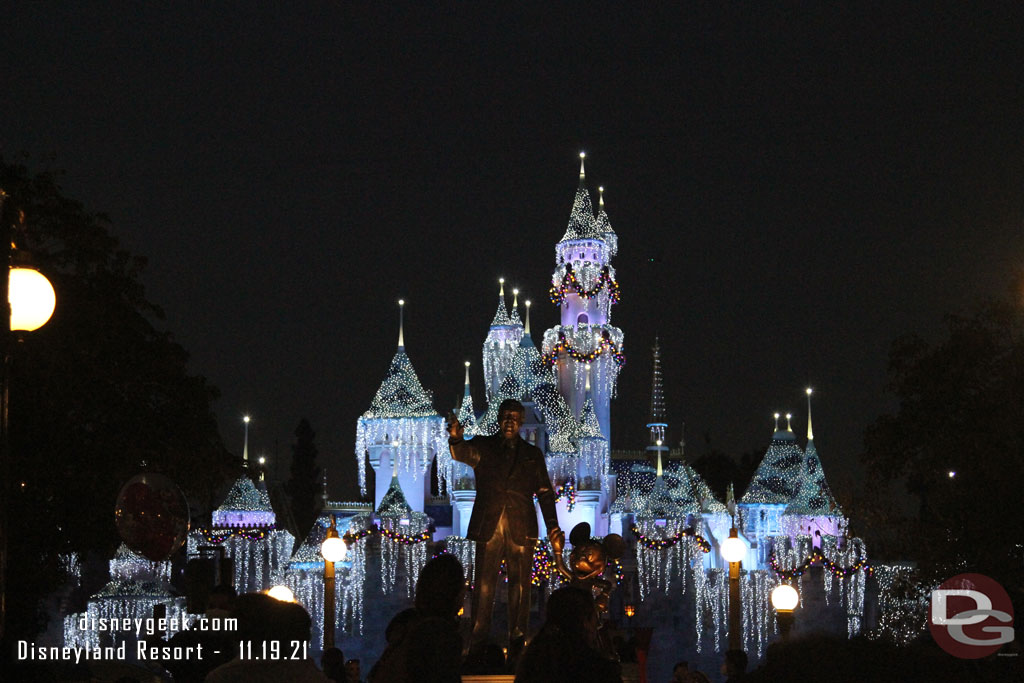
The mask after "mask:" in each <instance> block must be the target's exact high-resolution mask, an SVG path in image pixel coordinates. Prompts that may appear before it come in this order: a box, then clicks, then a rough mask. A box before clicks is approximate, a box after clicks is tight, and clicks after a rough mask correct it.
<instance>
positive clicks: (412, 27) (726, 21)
mask: <svg viewBox="0 0 1024 683" xmlns="http://www.w3.org/2000/svg"><path fill="white" fill-rule="evenodd" d="M209 4H212V5H213V6H212V7H210V6H208V3H110V2H75V3H67V2H55V3H14V4H12V5H11V6H9V7H7V8H6V9H5V12H4V17H3V19H2V21H0V51H2V55H3V62H4V68H3V75H2V77H0V83H2V84H3V87H2V93H3V97H2V98H0V154H3V156H4V158H5V159H6V160H8V161H11V160H19V159H21V158H22V157H21V156H20V155H21V154H22V153H27V154H28V163H29V165H30V166H31V167H33V168H35V169H37V170H40V169H46V168H52V169H63V170H65V171H66V175H65V176H64V177H63V181H62V186H63V188H64V190H65V193H66V194H68V195H69V196H71V197H74V198H76V199H79V200H81V201H82V202H83V203H84V204H85V205H86V206H87V207H88V208H89V209H91V210H94V211H103V212H106V213H108V214H109V215H110V217H111V220H112V224H113V230H114V232H115V233H116V234H117V235H118V236H119V237H120V239H121V240H122V243H123V245H124V246H125V247H127V248H129V249H130V250H132V251H133V252H135V253H138V254H141V255H144V256H146V257H147V258H148V259H149V265H148V267H147V269H146V271H145V273H144V276H143V280H144V283H145V284H146V286H147V292H148V295H149V297H150V298H151V299H152V300H153V301H155V302H156V303H158V304H160V305H161V306H163V307H164V309H165V311H166V314H167V318H166V322H165V323H164V325H165V326H166V328H167V329H169V330H170V331H172V332H173V334H174V336H175V338H176V339H177V340H178V341H179V342H180V343H181V344H182V345H183V346H184V347H185V348H187V349H188V350H189V351H190V352H191V356H192V361H191V368H192V370H193V371H194V372H195V373H198V374H202V375H204V376H206V377H207V378H208V379H209V380H210V381H211V382H212V383H213V384H214V385H215V386H217V387H219V388H220V390H221V392H222V396H221V398H220V399H219V400H218V402H217V404H216V410H217V413H218V417H219V422H220V429H221V433H222V435H223V436H224V439H225V443H226V444H227V445H228V447H229V448H231V449H232V450H233V451H235V452H240V451H241V447H242V433H243V430H242V421H241V416H242V415H243V414H244V413H246V412H248V413H251V414H252V418H253V422H252V425H251V431H250V439H251V440H250V449H251V452H252V453H254V454H257V455H258V454H260V453H265V454H266V455H267V456H268V458H270V459H271V461H272V462H274V456H275V455H279V456H280V457H279V458H277V462H279V463H282V464H281V467H282V469H283V468H285V467H286V466H287V456H288V454H289V453H290V445H291V442H292V438H293V437H292V433H293V430H294V428H295V426H296V424H297V423H298V421H299V419H300V418H302V417H307V418H308V419H309V420H310V421H311V423H312V425H313V427H314V429H315V430H316V431H317V443H318V446H319V448H320V453H321V461H322V463H326V465H327V467H328V469H329V473H330V478H331V491H332V494H333V496H334V497H339V496H341V497H348V496H351V495H354V489H353V488H352V486H351V483H352V481H353V480H354V477H355V457H354V455H353V444H354V436H355V424H356V419H357V417H358V416H359V415H360V414H361V413H362V412H363V411H365V410H366V409H367V408H368V407H369V404H370V400H371V398H372V397H373V394H374V392H375V391H376V388H377V386H378V385H379V383H380V381H381V379H382V377H383V375H384V372H385V370H386V369H387V366H388V362H389V360H390V358H391V356H392V355H393V353H394V350H395V344H396V340H397V323H398V309H397V306H396V304H395V302H396V300H397V299H398V298H399V297H404V298H405V299H406V301H407V302H408V305H407V306H406V328H405V339H406V349H407V351H408V353H409V356H410V358H411V359H412V362H413V364H414V366H415V368H416V370H417V371H418V373H419V376H420V378H421V380H422V381H423V383H424V384H425V385H426V386H427V387H428V388H430V389H431V390H433V392H434V398H435V406H436V408H437V409H438V410H439V411H441V412H446V411H447V410H448V409H449V408H451V407H452V406H453V405H454V404H455V402H456V400H457V398H458V396H459V395H460V394H461V390H462V369H463V368H462V362H463V360H466V359H469V360H472V361H473V368H472V372H473V374H472V380H473V388H474V397H475V401H476V405H477V408H478V409H482V408H483V407H484V401H483V386H482V374H481V360H480V355H481V344H482V342H483V339H484V337H485V335H486V333H487V327H488V324H489V322H490V320H491V318H492V316H493V315H494V311H495V307H496V304H497V296H496V295H497V278H498V277H499V276H504V277H505V278H507V280H508V282H509V284H510V285H513V284H514V285H516V286H518V287H519V288H520V289H521V290H522V291H523V293H524V295H525V297H529V298H531V299H532V300H533V301H534V302H535V305H534V307H533V327H534V330H535V332H534V338H535V339H538V340H539V339H540V337H541V336H542V334H541V333H542V331H543V330H544V329H546V328H547V327H549V326H551V325H552V324H555V323H556V322H557V316H558V312H557V309H556V308H555V307H554V306H553V305H551V304H550V303H549V301H548V298H547V289H548V286H549V284H550V276H551V271H552V268H553V266H554V245H555V243H556V242H557V240H558V239H559V238H560V237H561V236H562V234H563V232H564V230H565V226H566V223H567V220H568V217H569V210H570V207H571V205H572V199H573V194H574V191H575V188H576V184H577V170H578V156H577V155H578V153H579V151H580V150H581V149H582V150H585V151H586V153H587V179H588V182H589V185H590V187H591V190H592V191H593V193H594V199H595V202H596V199H597V192H596V191H597V186H598V185H603V186H604V187H605V188H606V191H605V197H606V206H607V210H608V214H609V216H610V218H611V222H612V225H613V227H614V228H615V230H616V232H617V233H618V235H619V244H620V251H619V255H618V257H617V258H616V259H615V261H614V265H615V267H616V268H617V270H618V279H619V282H620V284H621V287H622V303H620V304H619V305H618V306H617V307H615V308H614V309H613V318H612V322H613V323H614V324H616V325H617V326H619V327H621V328H622V330H623V331H624V333H625V338H626V344H625V350H626V353H627V358H628V361H627V365H626V366H625V368H624V369H623V371H622V374H621V377H620V384H619V398H618V399H617V400H616V401H615V402H613V404H612V416H613V418H612V419H613V435H612V444H613V447H614V448H640V447H642V446H644V445H645V443H646V430H645V428H644V424H645V422H646V413H647V409H648V402H649V396H650V373H651V360H650V347H651V345H652V343H653V341H654V337H655V335H660V337H661V340H662V348H663V367H664V372H665V379H666V387H665V393H666V399H667V407H668V415H669V422H670V423H671V427H670V434H669V435H670V437H671V440H672V441H673V442H678V440H679V437H680V431H681V423H682V421H683V420H685V421H686V440H687V454H688V455H689V456H691V457H695V456H697V455H699V454H701V453H702V452H704V451H705V450H706V449H707V446H706V443H705V438H706V435H707V436H708V437H709V438H710V442H711V444H712V445H713V446H714V447H716V448H719V449H722V450H725V451H727V452H733V453H739V452H743V451H748V450H751V449H754V448H757V447H763V446H765V445H767V443H768V440H769V438H770V436H771V429H772V419H771V413H772V412H774V411H775V410H780V411H782V412H785V411H787V410H792V411H793V412H794V413H795V414H797V415H798V417H797V419H796V420H795V426H796V427H797V430H798V431H799V432H801V433H802V431H803V430H804V428H805V421H804V420H805V418H804V413H805V408H804V394H803V388H804V387H805V386H807V384H808V383H809V384H810V385H811V386H813V387H814V388H815V392H816V393H815V399H816V400H815V406H814V421H815V435H816V437H817V438H816V443H817V444H818V448H819V452H820V453H821V455H822V460H823V465H824V467H825V471H826V472H827V473H835V474H833V475H832V476H834V477H837V478H841V476H842V475H844V474H845V475H847V476H849V475H850V474H852V473H855V472H856V471H857V470H856V466H855V462H856V458H857V454H858V453H859V452H860V449H861V446H862V434H863V430H864V428H865V427H866V426H867V425H868V424H870V423H871V421H872V420H873V419H874V418H875V417H876V416H877V415H878V414H879V413H881V412H883V411H884V410H886V409H889V408H891V398H888V397H887V395H886V393H885V382H886V362H887V355H888V348H889V345H890V343H891V342H892V341H893V339H894V338H895V337H897V336H898V335H900V334H904V333H908V332H915V331H916V332H920V333H923V334H925V335H929V336H934V335H937V334H938V333H939V332H940V331H941V329H942V317H943V315H944V314H946V313H951V312H957V311H963V310H965V308H966V307H968V306H970V305H971V304H972V302H975V301H977V300H978V299H979V298H981V297H984V296H988V295H998V294H1003V293H1005V292H1006V291H1007V288H1008V287H1010V285H1011V283H1012V282H1013V278H1014V276H1015V274H1016V273H1017V272H1018V270H1019V267H1020V265H1019V264H1020V263H1021V262H1022V259H1024V235H1022V231H1021V229H1020V226H1021V223H1022V219H1024V190H1022V188H1024V130H1022V128H1024V126H1022V121H1024V109H1022V105H1024V97H1022V74H1024V68H1022V56H1024V49H1022V47H1021V41H1020V34H1021V28H1022V22H1021V17H1020V16H1017V15H1010V14H1008V13H1007V12H1004V11H1003V10H996V9H992V8H989V9H984V10H982V9H979V8H978V7H977V5H975V4H974V3H958V4H957V5H953V7H956V9H955V10H946V9H936V8H931V9H930V10H928V11H927V12H925V11H924V10H920V9H915V10H913V11H904V10H892V9H890V8H888V7H886V5H888V4H890V3H885V4H880V5H879V8H876V9H865V8H863V7H860V3H856V4H855V5H854V7H855V8H847V9H845V10H835V9H830V10H825V9H822V8H821V7H817V6H816V5H817V4H818V3H808V4H807V5H806V6H803V7H800V8H794V7H790V8H789V9H769V10H766V9H764V8H761V7H755V3H723V4H722V5H721V6H719V7H716V8H713V10H708V11H707V12H706V13H704V12H685V13H684V12H676V13H668V12H659V13H649V12H642V13H641V12H635V11H625V10H622V9H621V8H620V9H611V8H607V7H603V6H597V5H592V4H576V5H574V9H573V10H571V11H565V12H564V13H561V12H559V13H554V12H553V11H552V10H551V9H550V8H549V7H545V6H543V5H535V6H532V7H530V8H529V9H524V10H523V11H522V12H520V13H511V12H508V13H505V12H503V13H500V14H499V13H489V12H484V11H479V10H475V11H473V12H472V13H469V12H468V11H466V8H465V7H464V6H462V5H456V4H445V5H433V4H430V6H428V3H416V4H415V5H405V6H399V5H396V4H393V3H366V4H362V5H361V6H359V7H354V6H353V4H352V3H344V2H331V3H308V2H302V3H277V4H273V5H271V4H270V3H248V2H239V3H226V2H218V3H209ZM687 4H688V3H687ZM773 4H774V3H773ZM829 4H831V3H829ZM417 5H419V6H417ZM967 5H970V6H969V7H968V6H967ZM1007 7H1014V4H1013V3H1009V4H1007ZM652 259H653V261H652ZM58 305H60V303H59V293H58ZM111 334H116V330H111ZM833 485H835V482H834V483H833Z"/></svg>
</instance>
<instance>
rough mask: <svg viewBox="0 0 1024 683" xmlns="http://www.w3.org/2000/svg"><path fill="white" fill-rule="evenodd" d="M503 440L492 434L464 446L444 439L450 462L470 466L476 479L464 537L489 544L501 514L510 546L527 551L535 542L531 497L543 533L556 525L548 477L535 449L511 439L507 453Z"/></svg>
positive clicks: (539, 455) (534, 515) (535, 519)
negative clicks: (513, 444)
mask: <svg viewBox="0 0 1024 683" xmlns="http://www.w3.org/2000/svg"><path fill="white" fill-rule="evenodd" d="M503 439H504V437H503V436H502V435H501V434H500V433H498V434H495V435H493V436H478V437H476V438H474V439H471V440H469V441H465V440H464V439H449V440H448V445H449V447H450V448H451V452H452V457H453V458H455V459H456V460H458V461H459V462H463V463H466V464H467V465H469V466H470V467H472V468H473V471H474V473H475V475H476V501H475V502H474V503H473V516H472V517H470V519H469V530H468V532H467V533H466V537H467V538H470V539H472V540H474V541H484V542H486V541H488V540H490V538H491V536H493V535H494V530H495V529H496V528H497V527H498V520H499V519H501V512H502V510H506V511H507V512H508V516H507V521H508V524H509V527H510V530H511V532H512V538H513V539H514V540H515V542H516V544H517V545H521V546H532V545H533V543H534V541H536V540H537V513H536V512H535V510H534V507H533V494H535V493H536V494H537V500H538V501H539V502H540V511H541V514H542V515H543V517H544V523H545V524H546V525H547V527H548V532H549V533H550V531H551V530H552V529H554V528H555V527H557V526H558V514H557V513H556V512H555V493H554V491H553V490H552V488H551V478H550V477H548V468H547V465H546V464H545V462H544V454H543V453H541V450H540V449H539V448H537V447H536V446H531V445H530V444H528V443H526V442H525V441H523V439H522V438H521V437H518V436H517V437H516V448H515V452H514V454H513V453H512V452H511V451H509V450H506V449H504V448H503V446H502V443H501V442H502V440H503ZM509 456H512V457H509Z"/></svg>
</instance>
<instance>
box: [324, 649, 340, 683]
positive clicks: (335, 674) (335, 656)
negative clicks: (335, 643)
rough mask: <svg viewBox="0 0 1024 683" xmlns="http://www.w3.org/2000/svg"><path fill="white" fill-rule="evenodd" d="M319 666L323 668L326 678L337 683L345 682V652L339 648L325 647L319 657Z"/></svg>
mask: <svg viewBox="0 0 1024 683" xmlns="http://www.w3.org/2000/svg"><path fill="white" fill-rule="evenodd" d="M320 668H321V669H323V672H324V676H327V678H329V679H331V680H332V681H337V682H338V683H345V653H344V652H342V651H341V649H339V648H336V647H329V648H327V649H326V650H325V651H324V653H323V655H322V656H321V657H320Z"/></svg>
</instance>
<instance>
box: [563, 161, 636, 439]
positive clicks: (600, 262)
mask: <svg viewBox="0 0 1024 683" xmlns="http://www.w3.org/2000/svg"><path fill="white" fill-rule="evenodd" d="M583 158H584V155H583V154H582V153H581V154H580V184H579V187H578V189H577V190H576V197H575V199H574V200H573V205H572V211H571V213H570V215H569V224H568V226H567V227H566V231H565V234H564V235H563V236H562V239H561V241H559V242H558V244H557V245H556V246H555V270H554V273H553V274H552V278H551V301H552V303H554V304H555V305H557V306H559V308H560V309H561V324H560V325H558V326H556V327H553V328H551V329H549V330H548V331H547V332H545V334H544V344H543V353H544V359H545V360H546V361H547V362H548V364H549V365H552V366H554V367H555V370H556V373H557V377H558V391H559V393H561V394H562V396H564V397H565V400H566V403H568V405H569V407H570V408H571V409H572V411H573V413H574V414H575V415H576V416H579V415H580V414H581V412H582V410H583V405H584V403H585V401H586V397H585V389H584V384H585V376H584V375H585V374H586V373H585V371H584V366H585V365H586V364H588V363H589V364H590V365H591V366H592V368H593V376H592V378H591V382H592V384H593V392H594V393H593V401H594V410H595V413H596V414H597V419H598V422H599V423H600V425H601V432H602V433H603V434H604V435H605V438H609V439H610V437H611V423H610V420H609V410H610V404H611V398H612V395H613V394H614V393H615V384H616V381H617V380H618V373H619V368H620V366H621V365H622V364H623V363H624V362H625V357H624V356H623V353H622V331H621V330H620V329H618V328H617V327H614V326H612V325H611V323H610V321H611V307H612V304H613V303H616V302H617V301H618V300H619V285H618V282H616V280H615V270H614V269H613V268H612V266H611V257H612V254H613V253H614V250H613V249H612V247H611V246H610V245H609V244H608V242H607V241H606V236H607V235H608V234H609V233H608V232H606V231H605V229H604V228H602V227H600V226H599V225H598V223H597V220H596V219H595V217H594V212H593V206H592V204H591V201H590V193H589V191H588V190H587V186H586V173H585V170H584V166H583ZM605 218H606V219H607V215H606V216H605ZM610 225H611V224H610V223H608V226H607V227H608V228H610ZM611 234H614V233H611Z"/></svg>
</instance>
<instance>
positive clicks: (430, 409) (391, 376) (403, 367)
mask: <svg viewBox="0 0 1024 683" xmlns="http://www.w3.org/2000/svg"><path fill="white" fill-rule="evenodd" d="M436 415H437V411H435V410H434V405H433V401H432V399H431V395H430V392H428V391H427V390H425V389H424V388H423V385H422V384H420V379H419V377H417V375H416V370H414V369H413V367H412V362H411V361H410V360H409V356H407V355H406V354H405V350H404V349H402V348H400V349H398V351H397V352H396V353H395V355H394V357H393V358H392V359H391V365H390V367H388V372H387V374H386V375H385V376H384V381H383V382H381V385H380V388H379V389H377V394H376V395H375V396H374V397H373V401H372V402H371V403H370V409H369V410H367V411H366V412H365V413H363V417H364V418H382V417H383V418H393V417H435V416H436Z"/></svg>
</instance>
